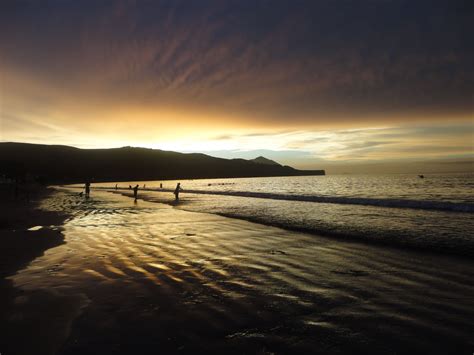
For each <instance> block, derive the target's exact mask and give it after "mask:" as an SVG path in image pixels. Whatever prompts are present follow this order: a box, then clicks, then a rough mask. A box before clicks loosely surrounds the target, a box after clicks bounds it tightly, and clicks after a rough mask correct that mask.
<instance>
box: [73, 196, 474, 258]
mask: <svg viewBox="0 0 474 355" xmlns="http://www.w3.org/2000/svg"><path fill="white" fill-rule="evenodd" d="M68 188H73V189H74V188H76V187H68ZM96 191H104V192H108V193H113V194H120V195H122V196H125V197H129V198H131V197H132V196H133V193H131V192H130V190H129V189H127V188H119V189H118V190H115V189H113V188H105V187H104V188H102V187H99V189H97V190H96ZM150 192H151V193H152V194H153V193H154V194H158V195H160V194H169V195H170V199H169V200H168V201H164V200H163V199H161V198H157V196H153V195H152V194H150ZM172 192H173V190H172V189H159V190H158V189H142V190H139V194H138V199H139V200H143V201H147V202H152V203H162V204H166V205H168V206H173V207H175V208H177V209H180V210H183V211H188V212H194V213H210V214H214V215H217V216H221V217H225V218H231V219H237V220H242V221H247V222H251V223H257V224H260V225H262V226H267V227H274V228H281V229H284V230H286V231H289V232H295V233H303V234H310V235H314V236H315V237H324V238H329V239H331V240H335V241H340V242H354V243H360V244H363V245H367V246H378V247H381V248H391V249H394V250H399V251H401V252H404V251H408V252H409V251H412V252H415V253H421V254H425V255H434V256H441V257H452V258H459V259H463V260H472V257H473V256H474V249H472V247H471V248H465V249H458V248H455V247H452V246H449V245H439V246H436V245H429V246H426V245H419V244H415V243H413V242H412V241H410V240H406V241H404V240H402V239H399V240H396V241H394V240H392V239H381V238H378V237H377V236H368V235H363V236H361V235H357V234H348V233H343V232H338V231H334V230H333V231H330V232H329V231H325V230H318V229H314V228H311V227H303V226H297V225H291V224H288V223H284V222H280V221H277V220H275V219H274V218H273V219H271V221H269V220H268V219H265V218H261V217H259V216H248V215H245V216H244V215H239V214H230V213H225V212H214V211H212V212H209V211H205V210H204V211H202V210H198V209H193V208H186V203H187V200H186V198H182V199H180V201H179V202H176V201H175V200H173V199H172V198H171V195H172ZM182 194H184V195H186V194H190V195H193V194H195V192H194V191H193V192H189V191H188V190H186V192H185V193H182ZM197 195H204V194H202V193H198V194H197ZM218 195H220V194H218ZM222 196H226V197H237V198H246V197H241V196H233V195H222ZM251 198H252V197H251ZM290 202H291V201H290ZM298 202H300V201H298ZM303 202H304V201H303ZM354 207H357V206H354ZM435 212H436V211H435ZM455 213H467V212H455ZM469 214H470V213H469Z"/></svg>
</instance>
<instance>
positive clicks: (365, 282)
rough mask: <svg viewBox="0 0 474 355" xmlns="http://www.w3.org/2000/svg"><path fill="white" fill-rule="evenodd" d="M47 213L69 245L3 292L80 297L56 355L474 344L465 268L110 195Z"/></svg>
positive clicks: (59, 201) (74, 200) (57, 205)
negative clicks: (59, 213)
mask: <svg viewBox="0 0 474 355" xmlns="http://www.w3.org/2000/svg"><path fill="white" fill-rule="evenodd" d="M43 208H46V209H65V210H68V211H70V212H71V213H72V218H70V219H69V220H68V221H67V223H66V224H65V225H64V235H65V241H66V244H64V245H61V246H58V247H56V248H53V249H50V250H48V251H46V253H45V255H44V256H43V257H40V258H38V259H36V260H35V261H34V262H32V263H31V264H30V266H28V267H27V268H26V269H24V270H22V271H21V272H19V273H18V274H17V275H15V276H13V277H12V279H13V281H14V283H15V285H16V287H18V288H21V289H23V290H25V291H26V292H32V291H35V290H46V291H48V292H54V293H55V294H57V295H62V296H64V297H72V296H77V295H83V296H82V297H79V298H77V299H78V300H79V301H78V302H80V309H82V315H81V316H80V317H79V316H78V314H77V313H74V314H72V315H71V317H74V319H70V320H69V321H73V320H74V323H73V328H72V331H71V334H70V337H69V340H68V341H67V342H66V344H65V345H64V349H65V350H64V351H65V353H68V352H71V353H74V352H76V351H81V350H84V349H86V348H87V346H90V345H91V344H95V345H94V346H96V347H97V348H96V350H97V349H98V350H104V349H108V350H110V348H108V347H109V346H111V344H122V345H121V346H122V348H121V349H124V348H123V347H125V348H127V346H130V347H132V345H133V346H134V347H137V346H138V348H139V349H141V350H144V349H145V350H146V349H148V348H147V346H151V345H150V344H160V346H161V347H162V349H168V350H176V349H179V348H180V347H185V349H186V350H187V351H190V349H200V350H203V349H207V350H209V349H214V350H216V349H222V347H223V346H225V347H229V348H230V347H232V348H233V349H234V350H235V349H241V350H245V349H247V350H248V349H253V350H256V349H257V350H258V349H273V350H276V349H280V350H283V351H293V350H295V351H305V350H310V349H315V348H317V349H319V350H321V351H324V350H328V349H332V350H335V349H339V350H347V349H353V348H354V347H355V348H357V349H371V352H374V351H378V350H380V351H386V350H390V349H388V348H387V347H388V346H389V345H387V344H391V343H390V342H387V341H386V340H387V339H390V338H393V337H397V338H398V339H400V341H399V342H398V343H397V344H398V345H395V346H399V347H401V348H402V349H403V348H406V347H414V346H421V347H422V348H423V349H428V350H433V349H434V350H439V349H443V348H444V347H447V346H454V345H458V346H459V344H461V345H462V346H467V345H471V344H472V340H470V335H471V332H470V330H472V327H471V321H472V319H473V318H474V307H473V299H474V287H473V286H472V284H471V280H472V277H473V276H474V267H473V265H472V263H471V262H469V261H467V260H455V259H451V258H449V257H440V256H433V255H429V254H426V255H425V254H415V253H412V252H404V251H400V250H392V249H387V248H385V249H382V248H378V247H371V246H367V245H363V244H355V243H344V242H339V241H334V240H330V239H325V238H318V237H315V236H310V235H305V234H300V233H293V232H288V231H284V230H281V229H277V228H271V227H264V226H261V225H258V224H253V223H249V222H245V221H239V220H232V219H228V218H223V217H219V216H215V215H210V214H201V213H193V212H185V211H181V210H177V209H175V208H173V207H171V206H167V205H163V204H156V203H150V202H145V201H139V202H138V203H137V204H133V202H132V201H131V200H130V199H129V198H127V197H124V196H121V195H118V194H111V193H109V192H105V191H101V192H99V191H97V192H94V194H93V196H92V197H91V198H90V199H89V200H82V199H79V198H78V197H77V196H76V195H75V194H74V195H73V194H71V193H69V192H68V190H63V191H62V192H60V193H58V194H56V195H55V196H53V197H51V198H50V199H48V200H47V201H45V202H44V204H43ZM434 270H437V271H436V272H433V271H434ZM51 321H52V322H60V321H59V320H51ZM98 329H102V330H101V338H98V336H97V334H95V332H97V331H98ZM158 330H160V331H158ZM257 334H258V335H257ZM411 334H418V335H419V338H420V339H422V338H423V337H433V339H443V340H442V341H441V340H440V341H441V345H440V343H439V342H438V343H437V342H436V341H434V342H431V343H426V344H425V343H422V342H421V340H417V339H413V337H412V335H411ZM439 346H441V347H439ZM437 347H439V348H437Z"/></svg>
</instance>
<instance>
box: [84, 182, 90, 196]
mask: <svg viewBox="0 0 474 355" xmlns="http://www.w3.org/2000/svg"><path fill="white" fill-rule="evenodd" d="M85 189H86V197H89V195H90V192H91V183H90V182H89V181H86V185H85Z"/></svg>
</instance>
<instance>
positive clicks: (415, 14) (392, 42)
mask: <svg viewBox="0 0 474 355" xmlns="http://www.w3.org/2000/svg"><path fill="white" fill-rule="evenodd" d="M473 33H474V3H473V2H472V1H449V0H445V1H438V0H429V1H425V0H417V1H413V0H411V1H402V0H359V1H352V0H331V1H328V0H310V1H299V0H293V1H280V0H271V1H258V0H253V1H247V0H235V1H226V0H216V1H207V0H199V1H195V0H187V1H179V0H173V1H158V0H157V1H147V0H136V1H132V0H127V1H125V0H123V1H120V0H118V1H108V0H103V1H90V0H81V1H75V0H41V1H37V0H33V1H26V0H22V1H21V0H2V1H1V2H0V141H16V142H29V143H42V144H64V145H72V146H76V147H80V148H108V147H120V146H137V147H149V148H157V149H165V150H174V151H181V152H204V153H207V154H210V155H214V156H219V157H225V158H236V157H239V158H254V157H255V156H258V155H264V156H266V157H269V158H271V159H274V160H276V161H278V162H280V163H283V164H288V165H292V166H295V167H298V168H305V169H317V168H328V167H329V168H330V169H333V170H334V171H335V172H343V171H345V170H348V169H349V170H351V169H352V168H350V167H356V166H359V167H363V169H365V168H366V167H369V166H373V164H378V166H379V167H381V166H384V167H386V165H387V164H392V166H396V167H397V168H396V169H395V170H397V169H398V170H400V169H401V170H403V168H400V167H403V166H405V167H406V169H408V167H409V166H412V167H413V166H415V167H416V166H417V165H416V164H418V162H424V163H429V162H432V163H433V164H434V165H433V167H434V168H433V167H432V168H433V169H436V166H437V167H441V166H443V167H444V168H443V169H448V170H456V169H458V170H459V169H464V170H465V169H467V170H474V169H473V163H472V162H473V161H474V160H473V159H474V67H473V63H474V41H473V40H472V36H473ZM441 161H442V162H444V163H443V164H444V165H442V164H438V163H439V162H441ZM456 162H457V163H456ZM354 169H355V168H354ZM430 169H431V168H430ZM356 170H357V169H356ZM392 170H393V169H392ZM398 170H397V171H398ZM401 170H400V171H401Z"/></svg>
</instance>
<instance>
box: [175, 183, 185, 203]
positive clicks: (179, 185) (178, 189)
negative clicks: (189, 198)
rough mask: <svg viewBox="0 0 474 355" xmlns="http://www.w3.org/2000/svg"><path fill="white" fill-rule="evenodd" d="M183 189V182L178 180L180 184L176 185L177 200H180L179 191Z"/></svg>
mask: <svg viewBox="0 0 474 355" xmlns="http://www.w3.org/2000/svg"><path fill="white" fill-rule="evenodd" d="M182 190H183V189H182V188H181V183H180V182H178V185H176V189H175V190H174V196H175V197H176V200H179V192H180V191H182Z"/></svg>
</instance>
